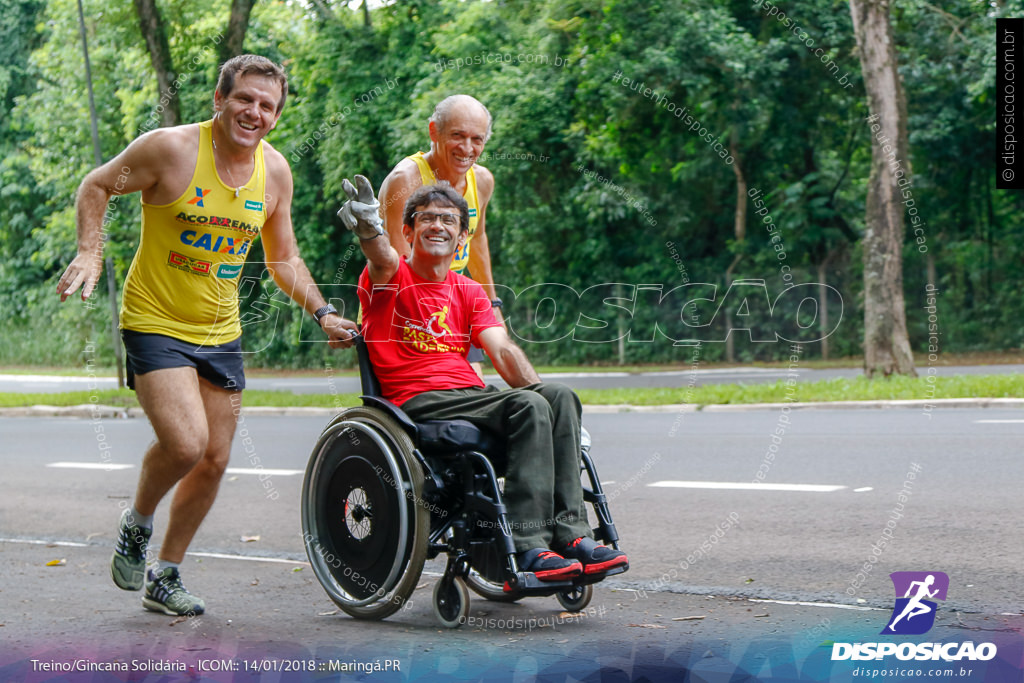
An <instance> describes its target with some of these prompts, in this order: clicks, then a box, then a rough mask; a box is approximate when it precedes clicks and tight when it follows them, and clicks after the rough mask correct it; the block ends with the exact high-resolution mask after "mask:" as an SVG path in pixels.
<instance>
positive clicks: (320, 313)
mask: <svg viewBox="0 0 1024 683" xmlns="http://www.w3.org/2000/svg"><path fill="white" fill-rule="evenodd" d="M331 313H334V314H335V315H337V314H338V309H337V308H335V307H334V306H333V305H331V304H327V305H326V306H324V307H323V308H318V309H316V312H315V313H314V314H313V318H314V319H315V320H316V322H317V324H318V325H319V324H320V318H322V317H324V316H325V315H329V314H331Z"/></svg>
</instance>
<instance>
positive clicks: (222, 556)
mask: <svg viewBox="0 0 1024 683" xmlns="http://www.w3.org/2000/svg"><path fill="white" fill-rule="evenodd" d="M185 554H186V555H191V556H192V557H211V558H214V559H217V560H247V561H249V562H280V563H281V564H303V565H306V566H307V567H308V566H309V562H307V561H305V560H284V559H281V558H279V557H255V556H253V555H229V554H227V553H193V552H191V551H190V552H186V553H185Z"/></svg>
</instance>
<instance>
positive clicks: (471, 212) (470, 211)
mask: <svg viewBox="0 0 1024 683" xmlns="http://www.w3.org/2000/svg"><path fill="white" fill-rule="evenodd" d="M200 206H202V204H200ZM469 217H470V218H476V209H474V208H473V207H470V209H469Z"/></svg>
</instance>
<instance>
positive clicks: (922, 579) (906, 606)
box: [881, 572, 949, 636]
mask: <svg viewBox="0 0 1024 683" xmlns="http://www.w3.org/2000/svg"><path fill="white" fill-rule="evenodd" d="M889 578H890V579H892V585H893V587H894V588H895V589H896V605H895V606H894V607H893V608H892V616H891V617H889V624H888V625H887V626H886V627H885V628H883V629H882V631H881V633H883V634H886V635H893V634H895V635H901V636H918V635H921V634H922V633H927V632H928V631H930V630H931V628H932V626H934V625H935V610H936V608H937V607H938V605H937V603H935V602H933V601H932V600H928V599H927V598H936V599H938V600H945V599H946V592H947V591H949V577H948V576H946V574H945V573H943V572H893V573H892V574H889ZM900 596H902V597H900Z"/></svg>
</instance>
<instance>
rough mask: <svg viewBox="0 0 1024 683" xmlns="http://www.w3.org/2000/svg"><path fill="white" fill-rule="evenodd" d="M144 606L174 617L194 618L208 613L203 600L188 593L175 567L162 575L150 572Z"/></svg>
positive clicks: (166, 570)
mask: <svg viewBox="0 0 1024 683" xmlns="http://www.w3.org/2000/svg"><path fill="white" fill-rule="evenodd" d="M142 605H143V607H145V608H146V609H148V610H152V611H154V612H163V613H164V614H169V615H170V616H172V617H181V616H185V617H193V616H197V615H199V614H202V613H203V612H204V611H206V604H205V603H204V602H203V600H202V598H197V597H196V596H194V595H192V594H191V593H189V592H188V589H186V588H185V586H183V585H182V584H181V576H180V575H179V574H178V570H177V569H175V568H174V567H168V568H166V569H164V570H163V571H162V572H161V573H160V574H155V573H153V571H152V570H150V572H149V583H147V584H146V594H145V595H144V596H143V597H142Z"/></svg>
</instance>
